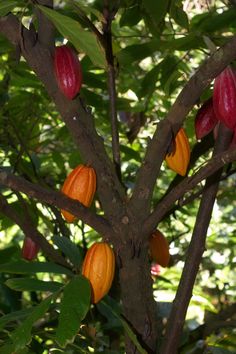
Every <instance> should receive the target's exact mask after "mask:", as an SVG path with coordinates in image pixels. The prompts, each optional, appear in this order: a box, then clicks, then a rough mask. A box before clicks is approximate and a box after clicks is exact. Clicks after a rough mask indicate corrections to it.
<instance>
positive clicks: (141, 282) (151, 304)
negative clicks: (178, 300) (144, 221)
mask: <svg viewBox="0 0 236 354" xmlns="http://www.w3.org/2000/svg"><path fill="white" fill-rule="evenodd" d="M132 253H133V254H132ZM119 256H120V260H121V267H120V273H119V274H120V286H121V300H122V305H123V314H124V317H125V319H126V320H127V322H128V323H129V325H130V326H131V328H132V330H133V332H134V333H135V334H136V336H137V339H138V341H139V343H140V344H141V346H142V347H143V348H144V349H145V350H146V351H147V352H148V353H155V352H156V342H157V313H156V303H155V301H154V298H153V291H152V282H153V281H152V278H151V272H150V262H149V259H148V251H147V247H143V246H142V247H140V248H139V249H136V250H135V248H134V247H133V246H132V244H131V245H130V247H129V246H128V244H126V247H124V248H123V249H122V250H121V251H120V252H119ZM126 353H127V354H131V353H132V354H133V353H138V350H137V348H136V347H135V346H134V344H133V343H132V342H131V340H130V339H129V338H128V336H127V337H126Z"/></svg>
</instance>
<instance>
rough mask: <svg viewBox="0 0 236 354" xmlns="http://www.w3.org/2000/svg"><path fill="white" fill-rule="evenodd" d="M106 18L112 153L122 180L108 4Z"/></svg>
mask: <svg viewBox="0 0 236 354" xmlns="http://www.w3.org/2000/svg"><path fill="white" fill-rule="evenodd" d="M103 13H104V18H105V20H106V22H105V23H104V26H103V38H104V42H105V46H104V49H105V53H106V60H107V66H108V92H109V99H110V117H111V134H112V152H113V162H114V165H115V168H116V173H117V176H118V178H119V180H121V166H120V165H121V161H120V144H119V129H118V119H117V111H116V98H117V93H116V82H115V75H116V72H115V66H114V56H113V49H112V33H111V24H112V20H113V18H114V14H113V13H112V12H110V10H109V6H108V4H105V6H104V9H103Z"/></svg>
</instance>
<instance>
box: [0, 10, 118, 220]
mask: <svg viewBox="0 0 236 354" xmlns="http://www.w3.org/2000/svg"><path fill="white" fill-rule="evenodd" d="M20 28H21V25H20V23H19V21H18V19H17V18H16V17H15V16H14V15H12V14H10V15H8V16H6V17H3V18H0V33H2V34H4V35H5V36H6V37H7V38H8V39H9V40H10V41H11V42H12V43H14V44H15V45H18V46H20V47H21V51H22V54H23V56H24V57H25V59H26V61H27V62H28V64H29V65H30V67H31V68H32V69H33V70H34V72H35V73H36V75H37V76H38V77H39V79H40V80H41V81H42V82H43V84H44V85H45V88H46V90H47V92H48V94H49V95H50V97H51V98H52V99H53V101H54V102H55V104H56V107H57V109H58V111H59V112H60V114H61V116H62V117H63V119H64V121H65V123H66V125H67V128H68V129H69V131H70V133H71V135H72V137H73V138H74V141H75V143H76V144H77V145H78V147H79V151H80V154H81V156H82V158H83V159H84V161H85V162H86V163H89V164H90V165H91V166H93V168H95V170H96V174H97V180H98V187H97V191H98V194H99V199H100V200H101V204H102V207H103V209H104V211H105V213H106V215H107V216H108V217H109V218H110V219H112V218H113V217H116V218H117V216H118V215H120V219H121V218H122V216H123V214H124V210H123V209H124V199H125V191H124V188H123V187H122V185H121V183H120V181H119V179H118V177H117V175H116V172H115V169H114V166H113V164H112V163H111V161H110V159H109V157H108V155H107V153H106V150H105V147H104V143H103V139H102V138H101V137H100V136H99V135H98V134H97V132H96V130H95V127H94V123H93V118H92V116H91V114H90V112H89V111H88V110H86V107H84V105H83V102H82V101H81V99H80V98H79V97H78V98H77V99H74V100H72V101H69V100H68V99H67V98H66V97H64V95H63V94H62V93H61V92H60V91H59V89H58V86H57V83H56V80H55V76H54V68H53V61H52V56H51V53H50V51H49V50H48V49H47V48H45V47H44V46H42V45H41V44H40V43H39V42H38V41H37V42H35V37H36V35H35V33H33V32H32V31H28V30H27V29H26V28H24V27H23V26H22V28H21V31H19V29H20ZM22 37H23V41H22ZM22 42H23V43H24V45H22ZM111 206H112V207H111Z"/></svg>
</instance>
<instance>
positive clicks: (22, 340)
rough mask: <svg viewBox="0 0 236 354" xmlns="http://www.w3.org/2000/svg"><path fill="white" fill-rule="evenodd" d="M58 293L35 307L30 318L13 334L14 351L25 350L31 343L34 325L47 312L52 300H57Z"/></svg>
mask: <svg viewBox="0 0 236 354" xmlns="http://www.w3.org/2000/svg"><path fill="white" fill-rule="evenodd" d="M57 295H58V293H55V294H53V295H50V296H49V297H47V298H46V299H45V300H43V301H42V302H41V303H40V304H39V305H37V306H35V307H34V309H33V311H32V313H31V314H30V315H29V317H28V318H27V319H26V320H25V321H24V322H23V323H22V324H21V325H20V326H19V327H18V328H17V329H15V330H14V331H13V333H12V341H13V344H14V349H15V350H18V349H21V348H24V347H25V346H26V345H27V344H29V343H30V341H31V330H32V327H33V324H34V323H35V322H36V321H37V320H39V319H40V318H41V317H43V316H44V314H45V313H46V312H47V310H48V308H49V306H50V304H51V302H52V300H53V299H54V298H56V296H57Z"/></svg>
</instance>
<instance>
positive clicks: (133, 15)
mask: <svg viewBox="0 0 236 354" xmlns="http://www.w3.org/2000/svg"><path fill="white" fill-rule="evenodd" d="M141 19H142V16H141V11H140V8H139V6H133V7H130V8H127V9H125V11H124V13H123V14H122V16H121V18H120V26H121V27H122V26H134V25H136V24H137V23H138V22H139V21H140V20H141Z"/></svg>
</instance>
